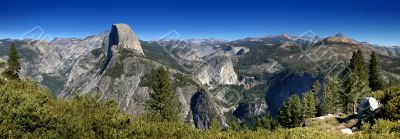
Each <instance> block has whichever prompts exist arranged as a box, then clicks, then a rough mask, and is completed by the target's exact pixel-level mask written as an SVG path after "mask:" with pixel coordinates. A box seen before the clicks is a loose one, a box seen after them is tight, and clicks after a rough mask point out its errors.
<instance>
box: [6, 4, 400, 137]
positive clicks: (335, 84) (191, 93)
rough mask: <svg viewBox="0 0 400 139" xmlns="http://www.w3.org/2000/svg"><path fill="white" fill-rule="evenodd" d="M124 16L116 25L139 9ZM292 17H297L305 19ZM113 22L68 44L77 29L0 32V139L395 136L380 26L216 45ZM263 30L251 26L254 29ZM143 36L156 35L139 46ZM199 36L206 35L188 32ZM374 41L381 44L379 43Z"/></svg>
mask: <svg viewBox="0 0 400 139" xmlns="http://www.w3.org/2000/svg"><path fill="white" fill-rule="evenodd" d="M9 3H10V4H11V5H12V4H14V3H13V2H9ZM162 3H163V2H160V4H162ZM305 3H306V2H305ZM42 4H43V5H42V6H44V7H46V6H45V5H47V4H48V5H53V4H54V3H52V2H49V3H47V4H44V3H42ZM143 4H148V3H143ZM215 4H216V3H215ZM275 4H276V5H278V4H279V3H275ZM297 4H298V3H296V4H294V5H297ZM318 4H321V6H326V5H325V4H326V3H318ZM367 4H369V5H367ZM367 4H366V5H365V6H367V7H369V6H372V5H374V4H375V3H371V2H367ZM67 5H68V6H69V3H68V4H67ZM84 5H86V4H83V6H84ZM96 5H97V4H96ZM98 5H107V4H106V3H103V2H100V3H98ZM166 5H169V4H166ZM185 5H187V3H185V4H182V5H181V6H185ZM217 5H220V4H217ZM169 6H171V5H169ZM230 6H233V7H236V6H239V7H240V4H238V3H235V4H232V5H230ZM252 6H255V5H252ZM378 6H382V4H379V5H378ZM387 6H388V5H385V4H383V7H387ZM22 7H25V5H22ZM78 7H79V6H78ZM146 7H147V6H146ZM59 8H61V9H63V8H67V9H69V8H70V7H63V6H61V7H59ZM79 8H82V7H79ZM121 8H122V9H123V8H124V6H122V7H121ZM125 8H126V7H125ZM154 8H160V7H158V6H156V7H154ZM193 8H194V9H198V10H200V9H202V8H199V7H193ZM209 8H211V9H212V10H215V11H217V13H218V14H223V13H224V14H226V13H225V12H221V11H222V10H220V9H218V8H216V9H214V8H215V7H213V6H210V7H209ZM326 8H328V9H330V8H331V7H330V6H326ZM381 8H382V7H381ZM391 8H392V7H389V9H391ZM161 9H163V8H161ZM184 9H186V8H183V10H184ZM251 9H252V8H249V10H250V11H252V10H251ZM53 10H54V9H52V10H49V11H45V10H43V11H44V12H50V11H53ZM119 10H121V9H119ZM125 10H126V11H124V13H126V15H127V16H133V15H136V14H132V12H134V11H138V12H143V11H148V9H145V8H144V9H140V10H139V9H136V10H132V9H125ZM226 10H228V11H231V12H232V13H235V11H236V10H233V9H231V8H226ZM319 10H321V9H319ZM347 10H348V11H347V12H351V11H357V12H358V10H360V9H357V8H355V7H353V8H348V9H347ZM28 11H29V10H27V11H25V12H28ZM166 11H169V12H171V13H173V12H172V11H174V10H172V9H170V10H166ZM215 11H214V12H215ZM250 11H248V14H249V15H253V14H254V15H258V14H255V13H253V12H250ZM303 11H304V12H301V13H302V14H303V16H306V15H312V14H311V13H308V12H306V11H307V10H306V9H303ZM360 11H362V10H360ZM84 12H87V11H84ZM99 12H100V11H99ZM262 12H263V13H260V15H268V13H266V12H267V11H262ZM322 12H326V11H324V10H322ZM395 12H398V11H395ZM22 13H23V12H22ZM116 13H121V12H116ZM127 13H129V14H127ZM190 13H192V14H194V15H196V14H197V12H194V11H190ZM327 13H328V12H327ZM14 14H15V15H18V14H17V13H14ZM26 14H27V13H26ZM59 14H60V15H64V16H65V17H66V18H69V15H67V14H66V13H64V12H59ZM137 14H139V13H137ZM371 14H378V15H379V14H382V12H373V13H371ZM73 15H75V14H73ZM178 15H179V14H178ZM206 15H212V13H211V12H210V13H208V12H207V14H206ZM228 15H232V14H228ZM238 15H241V14H238ZM282 15H285V14H283V13H282ZM334 15H335V14H332V16H333V17H332V18H334V17H336V15H335V16H334ZM389 15H391V14H389ZM389 15H387V16H389ZM47 16H49V17H51V16H52V15H51V14H49V15H47ZM116 16H117V15H116ZM119 16H120V19H119V18H118V20H110V21H113V22H110V21H107V22H104V23H101V24H104V26H103V25H102V26H101V27H104V28H97V27H96V28H97V29H95V30H93V29H91V31H88V30H86V29H85V28H87V29H89V28H91V25H86V23H82V24H79V26H81V27H79V32H81V34H80V35H76V36H75V37H71V36H70V35H69V34H74V33H73V32H74V31H78V30H74V29H61V28H62V26H64V27H66V26H69V25H70V26H73V25H72V23H71V24H67V23H63V24H62V25H60V27H57V26H56V29H55V30H57V29H59V32H64V35H59V36H60V37H57V36H56V35H55V37H50V38H48V37H49V36H50V35H48V34H51V33H53V34H57V32H53V29H49V32H47V31H46V26H37V27H34V28H32V29H29V30H27V31H24V32H23V33H19V34H17V35H18V36H20V37H14V36H15V34H13V33H11V32H13V29H14V28H16V27H18V26H20V27H22V25H21V24H15V25H14V26H13V27H10V29H6V28H4V29H2V30H0V32H3V33H1V34H0V72H1V75H0V108H1V110H0V137H1V138H400V43H399V45H393V44H396V40H398V36H396V35H399V34H395V33H399V32H398V31H400V30H395V29H398V28H395V27H394V28H395V29H394V30H395V31H394V32H395V33H393V32H389V31H387V32H385V30H389V29H392V28H390V27H392V26H385V27H386V28H385V27H382V29H384V30H382V31H380V32H379V31H378V32H379V33H380V34H379V35H377V36H374V35H370V36H373V37H372V38H371V37H362V36H363V35H359V34H360V33H363V32H360V31H355V32H357V33H354V32H353V30H352V29H350V28H346V29H343V28H340V27H339V25H337V26H335V25H332V24H330V25H331V26H330V27H331V28H332V29H329V30H333V31H326V32H322V33H321V34H318V33H316V32H314V31H312V30H304V31H302V32H301V33H302V34H301V35H299V34H298V32H292V31H288V32H289V33H283V32H284V31H280V30H279V29H278V31H277V32H279V33H271V34H267V35H259V34H258V35H254V34H251V33H250V34H246V33H244V32H245V31H243V33H244V34H243V35H235V33H232V32H231V31H230V30H232V29H229V27H227V28H228V29H227V30H225V32H226V33H227V35H228V36H232V37H233V38H231V37H222V36H225V35H221V37H220V38H221V39H215V38H219V37H218V36H217V37H215V36H213V35H210V36H207V35H205V36H201V37H198V36H196V35H193V36H191V35H189V37H182V36H184V35H185V31H182V34H181V33H180V32H179V30H172V31H169V32H168V31H167V32H165V33H162V34H161V35H160V34H158V32H159V31H156V30H155V29H157V28H161V27H162V26H163V25H162V24H163V23H161V22H160V23H157V24H159V25H158V26H151V27H149V28H154V30H153V29H149V30H148V31H143V30H146V27H143V24H147V23H149V24H150V23H151V25H156V24H154V23H153V22H150V20H149V21H148V22H143V23H142V22H139V23H138V27H137V26H136V24H135V22H131V21H130V20H126V21H125V20H122V19H125V18H123V17H122V16H121V15H119ZM161 16H162V15H160V18H161ZM214 16H217V15H214ZM94 17H97V16H95V15H93V16H91V18H93V19H95V18H94ZM117 17H118V16H117ZM182 17H183V16H182ZM199 17H202V16H200V15H199ZM217 17H221V18H222V16H217ZM288 17H289V15H288ZM290 17H291V16H290ZM357 17H359V18H361V15H358V16H357ZM137 18H138V19H141V18H140V17H137ZM186 18H188V17H186ZM225 18H226V19H227V20H230V19H229V18H228V17H225ZM238 18H239V19H240V18H243V19H240V20H244V19H248V20H249V22H256V21H252V20H250V19H249V18H247V17H245V16H238ZM274 18H277V17H275V16H274ZM293 18H294V17H293ZM313 18H314V17H313ZM315 18H317V16H316V15H315ZM318 18H320V17H318ZM337 18H338V17H337ZM385 18H386V17H385ZM96 19H102V18H96ZM188 19H189V18H188ZM277 19H278V18H277ZM320 19H324V18H320ZM338 19H341V18H338ZM10 20H15V21H17V19H12V18H10ZM18 20H19V18H18ZM75 20H78V18H76V19H75ZM143 20H145V19H143ZM192 20H194V19H192ZM368 20H369V19H368ZM28 21H29V20H28V19H27V22H28ZM81 21H82V22H87V23H89V21H87V20H84V19H82V20H81ZM166 21H167V20H166ZM217 21H218V20H217ZM217 21H216V22H215V23H214V24H215V25H216V24H218V23H219V22H218V23H217ZM396 21H397V20H396ZM31 22H34V23H33V24H36V20H32V21H31ZM78 22H79V21H78ZM127 22H128V23H127ZM180 22H184V23H188V25H181V26H183V27H185V28H186V27H188V26H190V27H192V28H196V27H199V28H200V27H201V28H207V27H209V28H213V27H212V26H207V25H204V26H202V25H199V24H194V23H192V24H191V25H189V24H190V23H191V21H190V20H182V21H181V20H176V24H180ZM282 22H284V21H282ZM299 22H300V21H299ZM337 22H338V24H339V23H340V24H341V21H337ZM393 22H394V21H393ZM47 23H50V21H49V22H46V24H47ZM241 23H242V22H238V23H235V25H236V24H237V25H244V23H243V24H241ZM350 23H353V22H351V21H349V24H350ZM356 23H358V22H354V24H356ZM390 23H392V22H390ZM73 24H75V23H73ZM166 24H168V23H166ZM210 24H212V23H210ZM221 24H222V26H220V28H221V29H220V30H219V31H220V32H224V29H223V28H224V26H225V25H226V26H228V24H230V23H225V22H221ZM303 24H305V25H316V24H318V23H309V22H305V21H304V23H303ZM371 24H372V23H371ZM383 24H389V23H386V22H385V23H384V22H382V25H383ZM193 25H195V26H193ZM253 25H254V26H257V25H258V24H256V23H254V24H253ZM264 25H265V24H262V23H261V24H259V26H258V27H259V28H260V29H261V30H262V29H263V26H264ZM293 25H296V24H294V23H293ZM297 25H299V26H301V24H300V23H299V24H297ZM368 25H369V24H368ZM2 26H5V25H2ZM48 26H50V24H49V25H48ZM51 26H53V25H51ZM82 26H84V27H82ZM93 26H95V25H92V27H93ZM105 26H107V27H105ZM178 26H179V25H178ZM269 26H272V27H271V28H270V30H274V29H273V28H274V25H269ZM238 27H239V28H240V26H238ZM242 27H243V28H246V27H244V26H242ZM275 27H276V28H280V27H282V26H281V25H278V24H276V25H275ZM286 27H287V28H288V29H289V30H290V29H293V30H294V28H291V27H290V28H289V26H283V28H286ZM314 27H316V28H319V27H317V26H314ZM380 27H381V26H380ZM11 28H13V29H11ZM49 28H50V27H49ZM137 28H138V30H139V31H137V30H136V29H137ZM178 28H179V27H178ZM354 28H357V27H354ZM214 29H215V28H214ZM248 29H249V28H248ZM260 29H256V30H252V29H249V32H251V31H253V32H257V31H259V30H260ZM3 30H4V31H3ZM69 30H73V31H69ZM188 30H190V29H188ZM215 30H217V29H215ZM238 30H241V29H238ZM354 30H356V29H354ZM371 30H372V28H371ZM10 31H11V32H10ZM14 31H17V29H14ZM86 31H88V32H89V33H87V32H86ZM191 31H194V32H195V31H196V30H191ZM208 31H209V30H208ZM93 32H100V33H93ZM139 32H141V33H142V34H141V33H139ZM143 32H149V33H150V34H151V33H155V34H157V35H158V36H157V37H150V38H152V39H149V37H148V36H146V33H143ZM202 32H207V30H206V29H205V30H201V31H200V32H199V33H198V34H202ZM209 32H212V31H209ZM239 32H241V31H239ZM261 32H263V33H262V34H265V33H268V32H270V31H268V30H263V31H261ZM342 32H343V33H342ZM358 32H359V33H358ZM366 32H367V31H366ZM292 33H293V34H297V35H292ZM347 33H348V34H347ZM65 34H66V35H65ZM87 34H94V35H87ZM143 34H144V35H143ZM193 34H196V33H193ZM211 34H212V33H211ZM217 34H218V33H217ZM236 34H237V33H236ZM239 34H240V33H239ZM365 34H368V33H365ZM384 34H390V35H392V36H391V37H387V39H382V36H385V35H384ZM393 35H394V36H393ZM72 36H74V35H72ZM141 36H145V37H143V38H142V37H141ZM160 36H161V37H160ZM364 36H365V35H364ZM374 37H375V38H374ZM396 37H397V38H396ZM186 38H190V39H186ZM204 38H208V39H204ZM356 38H357V39H356ZM359 38H361V40H359ZM389 38H396V39H393V40H391V39H389ZM380 42H384V43H380Z"/></svg>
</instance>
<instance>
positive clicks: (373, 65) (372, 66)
mask: <svg viewBox="0 0 400 139" xmlns="http://www.w3.org/2000/svg"><path fill="white" fill-rule="evenodd" d="M368 69H369V87H370V88H371V90H372V91H376V90H380V89H382V81H381V80H380V79H379V66H378V62H377V58H376V54H375V52H372V54H371V59H370V61H369V67H368Z"/></svg>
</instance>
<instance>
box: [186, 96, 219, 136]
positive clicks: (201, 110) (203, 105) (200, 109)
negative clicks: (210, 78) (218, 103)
mask: <svg viewBox="0 0 400 139" xmlns="http://www.w3.org/2000/svg"><path fill="white" fill-rule="evenodd" d="M190 109H191V111H192V115H193V122H194V125H195V127H196V128H199V129H209V128H210V126H211V122H212V121H211V120H213V119H217V117H216V116H217V114H216V112H217V111H216V108H215V107H214V104H213V101H212V99H211V98H210V96H208V94H207V93H206V92H205V90H204V89H201V90H199V91H198V92H197V93H196V94H194V95H193V97H192V99H191V102H190Z"/></svg>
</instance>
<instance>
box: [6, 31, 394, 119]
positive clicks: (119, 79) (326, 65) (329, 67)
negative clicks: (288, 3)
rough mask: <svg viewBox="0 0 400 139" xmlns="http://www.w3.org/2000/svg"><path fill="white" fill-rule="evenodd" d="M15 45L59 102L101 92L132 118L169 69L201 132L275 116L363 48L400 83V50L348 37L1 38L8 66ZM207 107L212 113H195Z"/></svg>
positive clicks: (25, 67)
mask: <svg viewBox="0 0 400 139" xmlns="http://www.w3.org/2000/svg"><path fill="white" fill-rule="evenodd" d="M11 43H16V44H17V49H18V52H19V53H20V55H21V61H22V74H24V75H25V76H27V77H30V78H32V79H34V80H37V81H38V82H40V83H41V84H42V85H44V86H47V87H48V88H49V89H51V90H52V91H53V93H54V96H57V97H62V98H65V97H71V96H72V95H73V93H74V92H80V93H81V94H88V93H93V92H97V93H99V94H100V96H101V99H116V100H118V102H119V106H120V108H121V109H122V110H124V111H127V112H129V113H132V114H140V113H143V112H144V111H145V109H144V104H145V103H146V101H147V100H148V99H149V95H148V94H149V93H151V92H152V90H151V89H150V88H149V83H148V81H149V79H150V77H151V71H152V70H153V69H155V68H156V67H158V66H164V67H167V68H168V70H169V73H170V79H171V80H172V84H173V86H174V89H175V92H176V97H178V98H179V100H180V102H181V103H182V104H183V105H184V117H185V119H184V120H186V121H188V122H193V123H195V124H194V125H196V126H198V127H204V125H203V126H202V125H201V124H202V123H207V121H206V122H205V121H204V120H207V119H210V116H211V113H216V114H217V115H218V116H219V119H220V120H221V121H222V122H223V123H225V124H226V122H225V121H226V115H233V114H234V113H235V116H236V117H238V118H240V119H242V120H245V119H247V118H251V116H257V115H261V114H264V113H267V112H270V113H272V114H274V113H276V111H277V110H278V108H279V107H280V106H281V104H282V103H283V102H284V101H285V100H286V99H287V98H288V97H289V96H290V95H292V94H301V93H303V92H305V91H307V90H309V89H310V87H311V85H312V84H313V83H314V82H315V81H319V82H321V84H323V80H324V78H326V77H327V76H335V75H337V74H339V73H340V72H341V71H342V70H343V69H344V68H345V66H346V64H347V63H348V62H349V60H350V58H351V55H352V53H353V52H354V51H355V50H357V49H361V50H362V52H363V53H364V56H365V58H366V60H368V59H369V54H370V53H371V52H372V51H374V52H376V53H377V54H378V58H379V64H380V66H381V68H382V70H381V72H382V74H381V75H382V78H383V79H385V84H387V85H391V84H395V83H398V82H399V80H400V47H380V46H377V45H372V44H369V43H365V42H358V41H356V40H354V39H351V38H348V37H346V36H345V35H343V34H341V33H339V34H337V35H335V36H332V37H327V38H320V37H318V36H313V35H304V36H301V37H295V36H289V35H287V34H283V35H276V36H264V37H249V38H244V39H238V40H234V41H225V40H218V39H187V40H173V39H160V40H157V41H140V40H139V38H137V37H136V35H135V33H134V32H133V31H132V30H131V28H130V27H129V26H128V25H125V24H115V25H113V26H112V28H111V31H110V32H104V33H101V34H98V35H95V36H90V37H86V38H83V39H60V38H59V39H54V40H52V41H40V40H14V39H2V40H0V58H1V59H3V60H5V59H7V54H8V51H9V47H10V46H11ZM199 88H204V89H205V92H206V93H205V92H202V91H198V89H199ZM199 93H200V94H199ZM193 97H195V98H193ZM192 101H194V102H193V103H192ZM203 103H204V104H203ZM206 104H207V105H208V106H209V105H211V106H209V107H204V109H192V107H193V105H199V106H203V105H206ZM204 113H206V115H204Z"/></svg>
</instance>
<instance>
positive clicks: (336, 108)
mask: <svg viewBox="0 0 400 139" xmlns="http://www.w3.org/2000/svg"><path fill="white" fill-rule="evenodd" d="M341 92H342V85H341V83H340V80H338V79H336V78H332V79H331V78H328V79H327V80H326V81H325V87H324V90H323V92H322V104H321V115H326V114H334V113H338V112H341V111H342V106H341V104H342V103H341V100H340V94H341Z"/></svg>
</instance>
